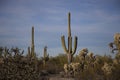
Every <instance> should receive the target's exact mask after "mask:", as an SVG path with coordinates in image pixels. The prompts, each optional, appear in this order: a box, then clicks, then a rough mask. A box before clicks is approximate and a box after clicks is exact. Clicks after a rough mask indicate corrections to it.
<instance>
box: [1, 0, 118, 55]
mask: <svg viewBox="0 0 120 80" xmlns="http://www.w3.org/2000/svg"><path fill="white" fill-rule="evenodd" d="M118 2H119V1H118V0H91V1H90V0H80V1H79V0H78V1H73V0H60V1H56V0H44V1H43V0H36V1H34V2H33V1H32V0H27V1H24V0H18V1H16V0H12V1H5V2H4V1H3V2H2V3H3V4H2V5H0V6H2V7H0V45H13V44H14V45H16V46H17V45H18V46H23V47H24V46H25V47H26V46H30V44H31V43H30V42H31V40H30V39H31V27H32V26H34V27H35V46H36V50H37V52H38V53H39V49H40V50H42V49H41V48H42V47H43V46H45V45H47V46H48V47H49V50H50V53H51V55H56V53H57V51H58V52H63V50H62V47H61V41H60V37H61V35H65V36H66V37H67V26H68V25H67V24H68V22H67V13H68V12H69V11H70V12H71V28H72V35H73V36H75V35H77V36H78V48H83V47H89V48H90V49H91V50H95V52H97V51H101V50H102V47H104V48H105V47H107V44H108V42H109V41H112V36H113V34H114V33H115V32H119V30H120V27H119V26H120V23H119V22H120V14H119V13H120V10H119V9H118V6H119V5H116V4H118ZM66 39H67V38H66ZM66 41H67V40H66ZM99 49H100V50H99ZM78 50H79V49H78ZM93 52H94V51H93ZM103 52H106V51H105V50H104V51H103ZM40 53H41V52H40Z"/></svg>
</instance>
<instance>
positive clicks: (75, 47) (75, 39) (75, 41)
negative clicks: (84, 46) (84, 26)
mask: <svg viewBox="0 0 120 80" xmlns="http://www.w3.org/2000/svg"><path fill="white" fill-rule="evenodd" d="M76 49H77V36H75V38H74V49H73V51H72V55H74V54H75V52H76Z"/></svg>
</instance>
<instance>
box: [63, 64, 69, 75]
mask: <svg viewBox="0 0 120 80" xmlns="http://www.w3.org/2000/svg"><path fill="white" fill-rule="evenodd" d="M63 68H64V71H65V73H66V74H68V71H69V67H68V64H64V67H63Z"/></svg>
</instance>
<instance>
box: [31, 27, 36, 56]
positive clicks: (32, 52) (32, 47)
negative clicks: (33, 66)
mask: <svg viewBox="0 0 120 80" xmlns="http://www.w3.org/2000/svg"><path fill="white" fill-rule="evenodd" d="M31 40H32V43H31V55H32V56H34V57H35V46H34V27H32V39H31Z"/></svg>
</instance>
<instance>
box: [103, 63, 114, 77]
mask: <svg viewBox="0 0 120 80" xmlns="http://www.w3.org/2000/svg"><path fill="white" fill-rule="evenodd" d="M102 70H103V72H104V73H105V74H106V75H110V74H112V72H113V70H114V66H113V65H110V64H108V63H106V62H105V63H104V66H103V67H102Z"/></svg>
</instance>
